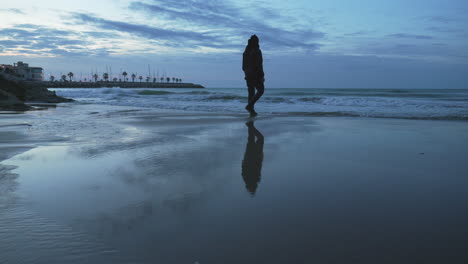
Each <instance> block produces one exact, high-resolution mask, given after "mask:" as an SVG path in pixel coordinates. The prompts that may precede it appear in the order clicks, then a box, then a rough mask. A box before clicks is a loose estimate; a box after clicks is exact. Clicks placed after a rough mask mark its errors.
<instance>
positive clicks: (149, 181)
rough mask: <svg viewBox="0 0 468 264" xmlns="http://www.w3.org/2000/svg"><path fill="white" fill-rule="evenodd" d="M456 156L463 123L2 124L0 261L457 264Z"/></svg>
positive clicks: (129, 115)
mask: <svg viewBox="0 0 468 264" xmlns="http://www.w3.org/2000/svg"><path fill="white" fill-rule="evenodd" d="M250 121H253V122H250ZM249 122H250V123H249ZM246 123H247V124H246ZM467 149H468V123H466V122H449V121H414V120H398V119H371V118H331V117H322V118H315V117H298V116H296V117H287V116H281V117H275V116H261V115H260V116H259V117H258V118H255V119H254V120H252V119H250V118H248V117H246V116H244V115H219V114H212V113H195V112H193V113H187V112H184V113H174V112H167V111H163V110H154V109H153V110H150V109H144V108H136V107H135V108H130V107H114V106H98V105H78V104H70V105H65V106H59V107H57V108H54V109H49V110H44V111H36V112H29V113H26V114H21V115H8V114H2V115H0V196H1V197H2V199H0V252H2V254H0V263H3V262H5V263H33V262H34V263H65V262H66V263H83V262H85V261H86V262H87V263H106V262H108V263H119V262H121V263H129V262H131V263H196V262H198V263H200V264H203V263H465V262H464V261H465V260H466V259H467V253H466V234H467V233H468V225H467V224H466V223H467V222H468V211H467V210H466V201H467V200H468V192H467V191H466V190H467V189H468V188H467V187H468V181H467V179H466V174H467V171H468V163H467V162H466V160H467V158H468V152H467V151H466V150H467Z"/></svg>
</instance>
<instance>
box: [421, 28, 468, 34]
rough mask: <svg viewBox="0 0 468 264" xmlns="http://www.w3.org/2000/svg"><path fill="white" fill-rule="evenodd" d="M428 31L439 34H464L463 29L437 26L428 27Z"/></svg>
mask: <svg viewBox="0 0 468 264" xmlns="http://www.w3.org/2000/svg"><path fill="white" fill-rule="evenodd" d="M426 30H428V31H432V32H437V33H461V32H463V29H455V28H446V27H436V26H432V27H427V28H426Z"/></svg>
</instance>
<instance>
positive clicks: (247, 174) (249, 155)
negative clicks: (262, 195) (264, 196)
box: [242, 121, 264, 195]
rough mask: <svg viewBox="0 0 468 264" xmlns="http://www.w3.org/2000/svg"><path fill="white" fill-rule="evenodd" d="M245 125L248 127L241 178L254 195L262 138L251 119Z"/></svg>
mask: <svg viewBox="0 0 468 264" xmlns="http://www.w3.org/2000/svg"><path fill="white" fill-rule="evenodd" d="M246 125H247V127H248V128H249V137H248V139H247V146H246V147H245V154H244V160H243V161H242V178H243V179H244V182H245V188H246V189H247V190H248V191H249V192H250V193H251V194H252V195H254V194H255V191H256V190H257V186H258V183H259V182H260V176H261V173H262V163H263V141H264V139H263V135H262V133H260V131H258V130H257V129H256V128H255V126H254V123H253V121H250V122H247V123H246ZM255 138H256V140H255Z"/></svg>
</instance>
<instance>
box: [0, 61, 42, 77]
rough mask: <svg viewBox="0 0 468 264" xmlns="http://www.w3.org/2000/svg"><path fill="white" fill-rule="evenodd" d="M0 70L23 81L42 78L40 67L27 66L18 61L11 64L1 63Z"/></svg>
mask: <svg viewBox="0 0 468 264" xmlns="http://www.w3.org/2000/svg"><path fill="white" fill-rule="evenodd" d="M0 72H3V73H5V74H9V75H12V76H14V77H15V79H19V80H25V81H42V80H43V73H42V72H43V69H42V68H41V67H29V64H27V63H23V62H22V61H18V62H17V63H13V65H7V64H1V65H0Z"/></svg>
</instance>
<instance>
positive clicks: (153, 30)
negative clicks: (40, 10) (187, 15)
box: [72, 13, 218, 46]
mask: <svg viewBox="0 0 468 264" xmlns="http://www.w3.org/2000/svg"><path fill="white" fill-rule="evenodd" d="M72 18H73V19H75V20H76V21H79V22H82V23H85V24H90V25H93V26H96V27H99V28H101V29H105V30H113V31H117V32H120V33H129V34H132V35H138V36H140V37H144V38H149V39H153V40H172V41H174V42H173V45H175V46H177V45H178V44H177V43H178V41H181V40H182V41H190V42H192V43H195V44H197V43H201V42H215V41H217V40H218V39H217V38H216V37H214V36H211V35H209V34H205V33H197V32H193V31H185V30H169V29H163V28H157V27H151V26H146V25H139V24H132V23H126V22H121V21H114V20H107V19H103V18H99V17H96V16H92V15H88V14H83V13H73V14H72Z"/></svg>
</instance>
